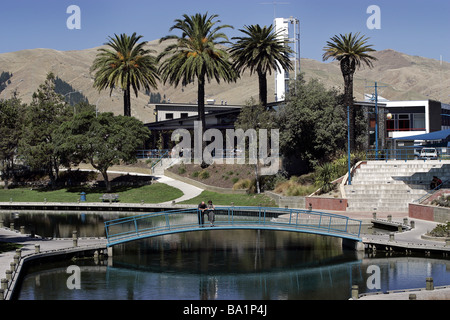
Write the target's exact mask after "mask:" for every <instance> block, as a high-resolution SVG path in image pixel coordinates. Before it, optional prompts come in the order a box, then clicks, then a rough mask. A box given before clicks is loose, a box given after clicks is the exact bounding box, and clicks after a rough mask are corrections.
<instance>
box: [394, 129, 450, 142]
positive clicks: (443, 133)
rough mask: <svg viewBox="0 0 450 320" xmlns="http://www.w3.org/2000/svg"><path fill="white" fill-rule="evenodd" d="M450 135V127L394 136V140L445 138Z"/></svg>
mask: <svg viewBox="0 0 450 320" xmlns="http://www.w3.org/2000/svg"><path fill="white" fill-rule="evenodd" d="M448 136H450V129H447V130H442V131H435V132H430V133H424V134H418V135H415V136H409V137H401V138H394V139H393V140H410V141H412V140H428V141H430V140H445V139H447V138H448Z"/></svg>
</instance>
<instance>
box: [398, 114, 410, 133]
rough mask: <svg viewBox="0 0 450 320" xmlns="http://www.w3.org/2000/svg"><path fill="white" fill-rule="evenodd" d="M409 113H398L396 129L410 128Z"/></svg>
mask: <svg viewBox="0 0 450 320" xmlns="http://www.w3.org/2000/svg"><path fill="white" fill-rule="evenodd" d="M410 128H411V127H410V122H409V114H399V115H398V130H399V131H409V130H410Z"/></svg>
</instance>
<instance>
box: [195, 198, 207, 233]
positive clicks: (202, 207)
mask: <svg viewBox="0 0 450 320" xmlns="http://www.w3.org/2000/svg"><path fill="white" fill-rule="evenodd" d="M206 208H207V207H206V203H205V201H202V202H201V203H200V204H199V205H198V211H197V212H198V224H199V225H200V226H201V227H203V224H204V221H205V219H204V217H203V215H204V214H205V210H206Z"/></svg>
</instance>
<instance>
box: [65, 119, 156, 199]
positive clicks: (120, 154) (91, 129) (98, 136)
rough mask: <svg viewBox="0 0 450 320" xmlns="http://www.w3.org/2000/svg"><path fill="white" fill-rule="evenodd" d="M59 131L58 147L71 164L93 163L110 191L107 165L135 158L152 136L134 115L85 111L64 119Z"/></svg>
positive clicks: (129, 161) (130, 160)
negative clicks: (126, 115)
mask: <svg viewBox="0 0 450 320" xmlns="http://www.w3.org/2000/svg"><path fill="white" fill-rule="evenodd" d="M57 135H58V137H59V139H58V143H57V145H58V151H59V152H60V153H63V154H66V155H67V157H68V158H67V159H68V161H69V162H70V163H72V164H75V165H77V164H79V163H80V162H87V163H90V164H91V165H92V166H93V167H94V168H95V169H97V170H98V171H99V172H100V173H101V174H102V176H103V179H104V180H105V184H106V190H107V192H110V191H111V183H110V181H109V178H108V169H109V168H110V167H111V166H113V165H116V164H119V163H121V162H124V163H134V162H136V161H137V159H136V150H137V149H138V148H139V147H141V146H142V144H143V143H144V142H145V140H146V139H147V138H149V136H150V131H149V130H148V128H146V127H145V126H144V124H143V123H142V122H141V121H139V120H137V119H136V118H134V117H125V116H114V115H113V114H112V113H101V114H99V115H98V116H96V114H95V112H83V113H80V114H77V115H76V116H75V117H73V119H71V120H69V121H67V122H65V123H63V124H62V125H61V127H60V128H59V129H58V131H57Z"/></svg>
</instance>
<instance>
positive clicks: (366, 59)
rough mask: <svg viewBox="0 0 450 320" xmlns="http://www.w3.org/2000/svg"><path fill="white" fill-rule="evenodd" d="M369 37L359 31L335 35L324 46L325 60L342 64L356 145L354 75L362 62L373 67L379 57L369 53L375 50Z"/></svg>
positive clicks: (346, 102)
mask: <svg viewBox="0 0 450 320" xmlns="http://www.w3.org/2000/svg"><path fill="white" fill-rule="evenodd" d="M368 40H369V38H365V37H364V36H360V34H359V33H356V34H355V35H353V34H352V33H350V34H345V35H342V34H341V35H339V36H337V35H336V36H334V37H332V38H331V41H327V45H326V46H325V47H324V48H323V50H324V51H325V53H324V54H323V61H326V60H328V59H330V58H331V59H334V60H337V61H339V63H340V66H341V72H342V76H343V77H344V87H345V93H344V97H345V106H349V107H350V109H351V112H350V128H349V129H348V130H350V145H351V146H355V141H356V135H355V118H356V110H355V108H354V107H353V99H354V97H353V75H354V74H355V71H356V69H357V68H359V67H360V66H361V65H362V64H365V65H367V66H368V67H369V68H372V67H373V64H372V61H376V60H377V59H376V58H375V57H373V56H371V55H370V54H369V53H371V52H374V51H375V50H374V49H373V48H372V45H369V44H367V42H368Z"/></svg>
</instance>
